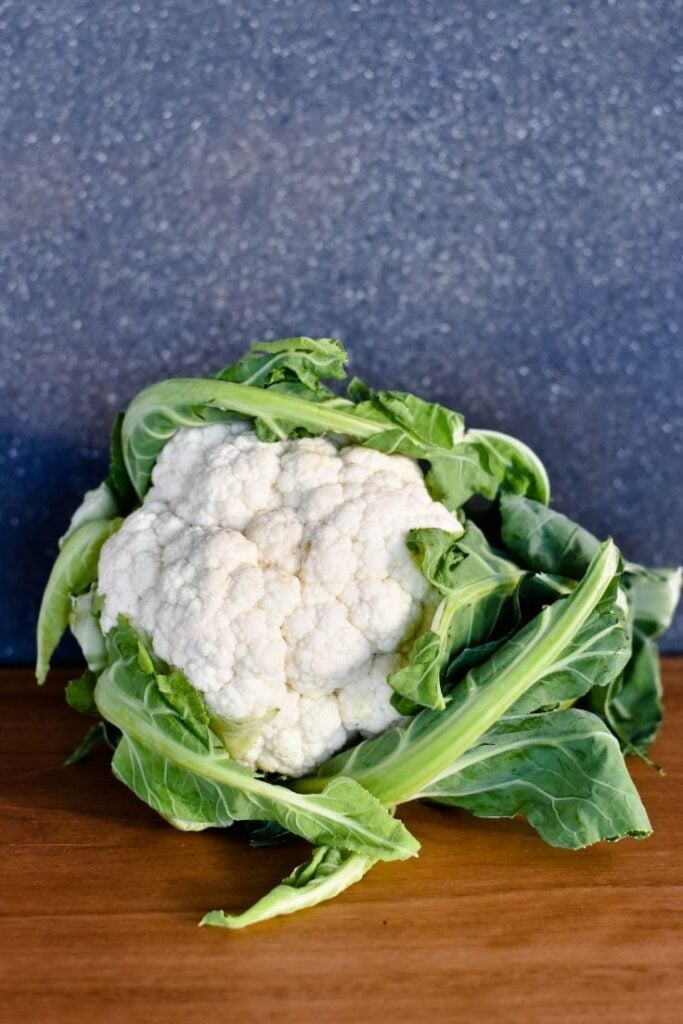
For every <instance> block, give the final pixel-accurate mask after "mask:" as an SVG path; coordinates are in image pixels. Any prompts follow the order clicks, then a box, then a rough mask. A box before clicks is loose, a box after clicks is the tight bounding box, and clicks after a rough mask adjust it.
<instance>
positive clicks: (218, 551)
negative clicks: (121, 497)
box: [98, 423, 462, 776]
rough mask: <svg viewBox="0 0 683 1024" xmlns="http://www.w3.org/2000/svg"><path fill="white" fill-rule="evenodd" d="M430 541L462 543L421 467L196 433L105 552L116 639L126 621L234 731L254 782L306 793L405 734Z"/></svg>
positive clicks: (171, 454) (222, 432) (185, 438)
mask: <svg viewBox="0 0 683 1024" xmlns="http://www.w3.org/2000/svg"><path fill="white" fill-rule="evenodd" d="M429 526H434V527H440V528H441V529H444V530H449V531H451V532H453V533H456V534H460V533H462V526H461V524H460V522H459V521H458V519H457V518H456V516H455V515H453V514H452V513H450V512H448V511H447V509H445V508H444V506H443V505H441V504H439V503H438V502H435V501H433V500H432V499H431V497H430V496H429V494H428V492H427V489H426V487H425V485H424V481H423V478H422V474H421V472H420V470H419V467H418V466H417V464H416V463H415V462H413V461H412V460H411V459H407V458H404V457H403V456H400V455H385V454H383V453H381V452H377V451H373V450H372V449H369V448H363V447H359V446H355V445H354V446H348V447H341V448H338V447H336V446H335V445H334V444H332V443H331V442H330V441H327V440H324V439H321V438H305V439H301V440H292V441H280V442H274V443H264V442H261V441H259V440H258V438H257V437H256V435H255V434H254V433H253V432H252V431H251V430H248V429H246V428H245V427H244V426H241V425H240V426H235V425H230V424H221V423H217V424H213V425H211V426H207V427H204V428H202V429H182V430H179V431H178V432H177V434H176V435H175V436H174V437H173V438H172V440H171V441H169V442H168V444H167V445H166V446H165V448H164V449H163V451H162V453H161V455H160V457H159V459H158V461H157V464H156V466H155V469H154V473H153V477H152V487H151V488H150V490H149V492H148V494H147V496H146V498H145V500H144V503H143V506H142V508H140V509H138V511H136V512H134V513H133V514H132V515H130V516H129V517H128V518H127V519H126V520H125V522H124V524H123V526H122V527H121V529H120V530H119V531H118V533H116V534H114V535H113V536H112V537H111V538H110V539H109V540H108V541H107V542H106V544H105V545H104V547H103V548H102V552H101V555H100V565H99V583H98V590H99V592H100V594H101V595H102V596H103V606H102V627H103V629H104V630H105V631H107V630H109V629H110V628H111V627H112V626H113V625H114V624H115V622H116V619H117V616H118V615H120V614H123V615H125V616H127V617H128V618H129V619H130V621H131V623H132V625H133V626H134V627H135V628H136V629H138V630H139V631H140V632H141V633H142V634H143V635H144V636H145V637H146V639H147V640H148V641H149V642H150V643H151V645H152V648H153V650H154V651H155V652H156V654H157V655H158V656H159V657H160V658H163V659H164V661H166V662H168V663H169V664H170V665H173V666H175V667H177V668H179V669H181V670H182V671H183V672H184V673H185V674H186V675H187V677H188V679H189V680H190V682H191V683H192V684H193V685H194V686H195V687H196V688H197V689H198V690H199V691H200V692H201V693H202V694H203V695H204V698H205V700H206V704H207V706H208V708H209V710H210V712H211V713H212V714H214V715H215V716H217V718H219V719H221V720H222V721H224V722H225V723H227V726H226V730H225V732H224V735H225V736H226V737H227V739H226V743H227V745H228V747H229V749H230V739H229V737H230V726H231V725H232V726H233V727H234V728H235V729H236V734H238V733H239V734H240V737H241V738H240V743H239V749H237V747H236V748H235V752H234V756H236V758H237V759H238V760H239V761H240V762H241V763H242V764H245V765H247V766H248V767H252V768H260V769H262V770H264V771H273V772H281V773H283V774H285V775H289V776H298V775H302V774H304V773H306V772H308V771H310V770H312V769H313V768H315V767H316V766H317V765H319V764H321V763H322V762H323V761H324V760H326V758H328V757H330V756H331V755H332V754H334V753H335V752H336V751H338V750H339V749H340V748H342V747H343V746H344V745H345V744H346V743H347V742H348V741H349V740H350V739H352V738H353V737H355V736H357V735H358V734H361V735H363V736H370V735H375V734H377V733H379V732H382V731H383V730H385V729H387V728H388V727H389V726H391V725H393V724H394V723H395V722H396V721H398V718H399V716H398V714H397V712H396V711H395V710H394V708H393V707H392V706H391V703H390V698H391V694H392V690H391V688H390V686H389V684H388V682H387V677H388V675H389V674H390V673H391V672H393V671H395V670H396V669H397V668H400V667H401V666H402V665H403V664H405V662H406V659H407V656H408V654H407V651H408V647H409V643H410V639H411V637H412V636H413V635H414V633H415V631H416V630H417V629H418V628H419V627H420V626H421V624H422V623H423V622H424V619H425V616H426V614H427V613H428V611H429V609H430V608H431V607H433V606H434V603H435V595H434V594H433V593H432V592H431V589H430V587H429V585H428V584H427V583H426V581H425V579H424V578H423V576H422V575H421V573H420V572H419V570H418V569H417V567H416V565H415V564H414V562H413V560H412V558H411V556H410V554H409V552H408V550H407V548H406V535H407V533H408V530H410V529H411V528H413V527H429ZM240 730H241V733H240ZM245 736H246V737H247V740H246V747H245V739H244V737H245Z"/></svg>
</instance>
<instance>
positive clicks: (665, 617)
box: [624, 562, 681, 637]
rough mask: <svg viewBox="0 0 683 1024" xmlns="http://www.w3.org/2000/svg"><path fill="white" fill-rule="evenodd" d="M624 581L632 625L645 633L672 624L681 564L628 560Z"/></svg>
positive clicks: (653, 633)
mask: <svg viewBox="0 0 683 1024" xmlns="http://www.w3.org/2000/svg"><path fill="white" fill-rule="evenodd" d="M624 585H625V587H626V594H627V597H628V601H629V604H630V605H631V607H632V609H633V623H634V626H635V628H636V629H638V630H640V632H641V633H643V635H644V636H649V637H657V636H660V635H661V634H662V633H663V632H664V631H665V630H667V629H668V628H669V626H670V625H671V620H672V619H673V617H674V612H675V611H676V607H677V605H678V602H679V600H680V596H681V570H680V568H679V569H646V568H645V567H644V566H642V565H636V564H635V563H633V562H627V563H626V572H625V574H624Z"/></svg>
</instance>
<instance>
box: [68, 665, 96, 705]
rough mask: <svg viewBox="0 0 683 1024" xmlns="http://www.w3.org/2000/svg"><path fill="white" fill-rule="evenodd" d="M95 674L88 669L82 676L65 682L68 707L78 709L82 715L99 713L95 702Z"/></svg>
mask: <svg viewBox="0 0 683 1024" xmlns="http://www.w3.org/2000/svg"><path fill="white" fill-rule="evenodd" d="M96 682H97V676H96V675H95V673H94V672H91V671H90V669H88V670H87V671H85V672H84V673H83V675H82V676H79V677H78V678H77V679H72V680H71V681H70V682H68V683H67V684H66V691H65V697H66V702H67V704H68V705H69V707H72V708H73V709H74V711H80V713H81V714H82V715H99V711H98V710H97V705H96V704H95V683H96Z"/></svg>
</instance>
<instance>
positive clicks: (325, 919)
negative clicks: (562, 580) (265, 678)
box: [0, 659, 683, 1024]
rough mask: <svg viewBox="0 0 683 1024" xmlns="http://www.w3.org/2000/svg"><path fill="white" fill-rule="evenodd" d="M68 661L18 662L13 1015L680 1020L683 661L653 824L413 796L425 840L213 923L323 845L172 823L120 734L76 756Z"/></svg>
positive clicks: (1, 1007)
mask: <svg viewBox="0 0 683 1024" xmlns="http://www.w3.org/2000/svg"><path fill="white" fill-rule="evenodd" d="M65 678H66V676H65V675H64V674H63V673H57V672H55V673H53V674H52V676H51V678H50V679H49V681H48V684H47V685H46V687H45V688H44V689H43V690H42V691H39V690H38V689H37V687H36V686H35V685H34V684H33V683H32V679H31V676H30V673H29V672H27V671H16V670H14V671H11V670H4V672H3V673H2V675H1V678H0V686H1V688H2V689H1V692H2V700H3V706H2V713H1V716H0V729H1V730H2V742H1V748H0V753H1V756H2V770H1V773H0V779H1V780H2V798H1V806H0V813H1V816H2V821H1V824H0V842H1V843H2V848H3V849H2V889H3V899H2V911H1V918H0V927H1V929H2V930H1V936H0V952H1V956H0V975H1V981H0V1019H1V1020H2V1022H3V1024H5V1022H7V1024H15V1022H16V1024H24V1022H25V1024H31V1022H34V1021H35V1022H37V1021H40V1022H46V1024H61V1022H63V1021H69V1022H71V1024H80V1022H87V1024H94V1022H118V1021H127V1022H133V1024H135V1022H137V1021H146V1022H150V1024H151V1022H157V1021H161V1022H165V1024H173V1022H183V1024H184V1022H193V1021H207V1020H211V1021H223V1020H226V1021H228V1020H230V1021H241V1022H244V1024H251V1022H260V1021H274V1022H275V1021H277V1022H278V1024H286V1022H289V1021H296V1022H306V1021H313V1020H315V1021H320V1022H336V1021H354V1022H355V1021H358V1022H361V1021H377V1022H384V1021H390V1020H399V1021H401V1024H404V1022H408V1021H420V1022H421V1021H425V1022H430V1024H431V1022H437V1021H463V1022H470V1021H477V1022H479V1021H484V1022H488V1021H491V1020H497V1021H501V1022H502V1024H507V1022H517V1021H520V1022H521V1021H524V1022H525V1024H535V1022H543V1024H547V1022H550V1021H554V1022H561V1024H564V1022H573V1021H580V1022H581V1024H591V1022H594V1021H595V1022H597V1021H600V1022H602V1024H604V1022H611V1021H619V1022H622V1024H625V1022H638V1024H650V1022H652V1024H660V1022H669V1021H672V1022H673V1021H679V1020H681V1019H682V1016H683V1009H682V1008H683V956H682V953H683V941H682V936H681V910H682V909H683V900H682V898H681V897H682V888H683V887H682V881H683V869H682V866H681V863H682V860H683V850H682V844H681V839H682V838H683V806H682V802H681V796H682V785H681V779H682V776H683V743H682V738H683V662H677V661H674V660H671V659H670V660H668V661H667V662H666V663H665V668H664V679H665V689H666V691H667V717H666V722H665V726H664V730H663V733H662V736H661V738H660V740H659V741H658V743H657V746H656V748H655V756H656V758H657V759H658V761H659V762H660V763H662V764H663V765H664V766H665V768H666V774H665V775H664V776H661V775H658V774H657V773H656V772H655V771H653V770H652V769H648V768H647V767H646V766H645V765H642V764H640V763H632V765H631V767H632V771H633V775H634V777H635V780H636V782H637V784H638V787H639V789H640V792H641V794H642V796H643V799H644V801H645V803H646V806H647V808H648V810H649V812H650V816H651V818H652V822H653V825H654V829H655V835H654V836H653V837H652V838H651V839H649V840H646V841H644V842H637V841H633V840H625V841H623V842H621V843H618V844H616V845H613V846H611V845H606V844H603V845H601V846H599V847H597V848H592V849H590V850H586V851H583V852H581V853H568V852H564V851H561V850H554V849H551V848H550V847H548V846H546V845H544V843H542V842H541V840H540V839H538V838H537V837H536V836H535V834H534V833H532V832H531V830H530V829H529V828H528V827H527V826H526V825H525V824H524V823H522V822H517V821H500V822H495V821H479V820H477V819H474V818H471V817H469V816H468V815H467V814H466V813H464V812H453V811H447V810H440V809H434V808H429V807H422V806H411V807H406V808H403V817H404V818H405V820H406V822H407V823H408V825H409V826H410V828H411V829H412V830H413V831H414V832H415V833H416V834H417V836H418V837H419V839H420V840H421V842H422V852H421V855H420V858H419V859H418V860H414V861H411V862H409V863H402V864H385V865H379V866H378V867H376V868H374V869H373V871H372V872H371V873H370V874H369V875H368V876H367V877H366V878H365V879H364V881H362V882H361V883H360V884H358V885H356V886H355V887H353V888H352V889H350V890H348V891H347V892H346V893H345V894H344V895H342V896H341V897H339V898H338V899H336V900H334V901H333V902H331V903H327V904H323V905H321V906H320V907H317V908H315V909H313V910H310V911H306V912H305V913H303V914H300V915H297V916H295V917H289V918H280V919H278V920H276V921H272V922H268V923H265V924H263V925H259V926H256V927H254V928H252V929H248V930H246V931H244V932H234V933H230V932H224V931H219V930H215V929H209V928H203V929H198V928H197V927H196V923H197V921H198V919H199V918H200V917H201V915H202V914H203V912H204V911H206V910H209V909H212V908H214V907H220V906H222V907H224V908H226V909H232V910H236V909H241V908H244V907H245V906H247V905H248V904H249V903H251V902H252V901H253V900H255V899H256V898H257V897H258V896H260V895H261V894H262V893H264V892H265V891H266V890H267V889H268V888H269V887H270V886H271V885H273V884H274V883H275V882H277V881H279V880H280V879H281V877H282V876H283V874H285V873H286V872H287V871H288V870H289V869H290V868H291V867H292V866H293V865H294V864H296V863H298V862H299V861H300V860H301V859H303V858H304V856H305V852H306V851H305V847H304V846H303V845H302V846H291V847H280V848H271V849H261V850H252V849H249V848H248V846H247V844H246V840H245V836H244V834H243V833H242V832H240V831H239V830H238V829H237V828H234V829H233V830H230V831H227V832H219V831H213V832H203V833H197V834H186V833H181V832H176V831H175V830H174V829H172V828H171V827H170V826H168V825H166V824H165V823H164V822H163V821H161V820H160V819H159V818H157V817H155V815H154V814H153V813H152V812H151V811H149V810H148V809H147V808H146V807H145V806H143V805H142V804H141V803H140V802H139V801H138V800H137V799H136V798H135V797H134V796H133V795H132V794H131V793H129V792H128V791H127V790H126V789H125V788H124V787H123V786H122V785H121V784H120V783H119V782H117V781H116V780H115V779H114V778H113V776H112V775H111V773H110V770H109V763H108V758H107V756H106V754H105V752H104V751H98V752H97V753H95V754H93V756H92V757H91V758H90V759H89V760H88V761H87V762H84V763H82V764H80V765H78V766H75V767H73V768H64V767H62V761H63V759H64V757H65V755H66V754H67V753H68V752H69V751H70V750H71V749H72V748H73V746H74V745H75V743H76V742H77V741H78V740H79V739H80V737H81V735H82V734H83V731H84V723H85V720H84V719H82V718H81V717H80V716H79V715H77V714H76V713H74V712H72V711H71V710H70V709H69V708H67V707H66V705H65V704H64V701H63V696H62V689H63V684H64V681H65Z"/></svg>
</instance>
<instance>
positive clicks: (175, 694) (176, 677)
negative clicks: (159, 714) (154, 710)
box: [155, 669, 209, 737]
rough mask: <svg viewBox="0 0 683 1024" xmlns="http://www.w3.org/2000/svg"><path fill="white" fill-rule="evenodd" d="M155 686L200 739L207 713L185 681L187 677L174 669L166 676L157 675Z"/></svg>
mask: <svg viewBox="0 0 683 1024" xmlns="http://www.w3.org/2000/svg"><path fill="white" fill-rule="evenodd" d="M155 678H156V682H157V686H158V687H159V689H160V691H161V693H162V694H163V695H164V697H165V698H166V700H167V701H168V703H169V704H170V705H171V707H172V708H175V710H176V711H177V712H178V714H179V715H180V717H181V718H182V719H183V721H184V722H185V723H186V725H188V726H189V728H190V729H192V731H193V732H194V733H195V735H197V736H200V737H202V736H203V735H204V732H205V730H206V726H207V725H208V724H209V712H208V711H207V709H206V705H205V703H204V701H203V700H202V697H201V696H200V694H199V693H197V691H196V690H195V688H194V686H192V685H191V684H190V683H189V682H188V679H187V676H186V675H185V674H184V673H183V672H180V671H179V670H178V669H174V670H173V671H172V672H170V673H169V674H168V675H164V674H160V673H157V674H156V676H155Z"/></svg>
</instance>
